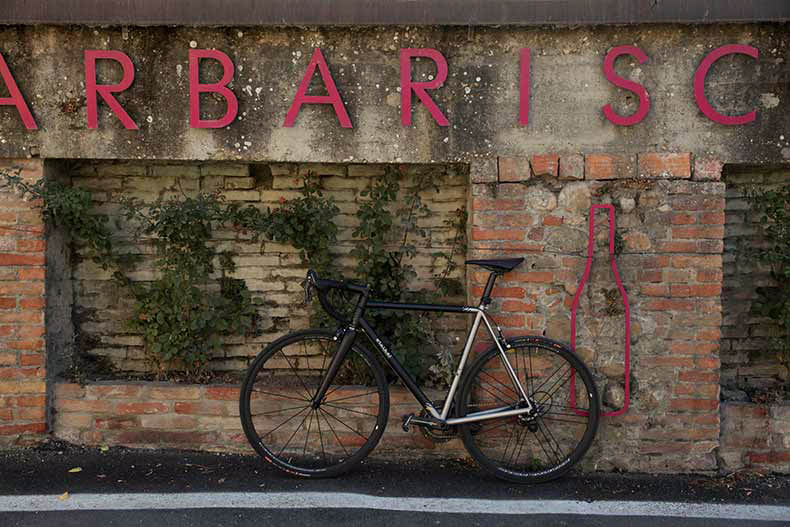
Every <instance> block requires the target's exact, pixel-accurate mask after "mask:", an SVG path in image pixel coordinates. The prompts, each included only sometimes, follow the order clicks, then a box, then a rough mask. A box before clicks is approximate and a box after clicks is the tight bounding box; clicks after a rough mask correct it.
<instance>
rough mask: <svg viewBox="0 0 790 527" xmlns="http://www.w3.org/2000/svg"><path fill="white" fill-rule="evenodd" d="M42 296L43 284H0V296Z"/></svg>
mask: <svg viewBox="0 0 790 527" xmlns="http://www.w3.org/2000/svg"><path fill="white" fill-rule="evenodd" d="M18 294H21V295H30V296H32V295H43V294H44V284H43V283H41V282H3V283H0V295H18Z"/></svg>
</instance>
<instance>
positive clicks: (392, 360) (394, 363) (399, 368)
mask: <svg viewBox="0 0 790 527" xmlns="http://www.w3.org/2000/svg"><path fill="white" fill-rule="evenodd" d="M359 325H360V327H362V331H364V332H365V335H367V337H368V338H369V339H370V341H371V342H372V343H373V344H374V345H375V346H376V347H377V348H378V349H379V351H381V353H382V354H383V355H384V358H385V359H386V360H387V364H389V365H390V368H392V371H394V372H395V375H397V376H398V377H400V379H401V381H403V384H404V385H405V386H406V388H408V389H409V391H410V392H411V393H412V395H414V398H415V399H417V400H418V401H419V402H420V404H421V405H422V406H423V408H425V407H428V406H430V407H431V408H433V402H431V400H430V399H428V396H427V395H425V392H423V391H422V390H421V389H420V387H419V386H418V385H417V382H416V381H415V380H414V378H413V377H412V376H411V374H410V373H409V372H408V371H406V370H405V369H404V367H403V365H402V364H401V363H400V362H399V361H398V359H397V358H396V357H395V355H393V354H392V352H390V350H388V349H387V348H386V347H385V346H384V343H383V342H382V341H381V339H380V338H379V336H378V335H377V334H376V332H375V331H374V330H373V327H372V326H371V325H370V324H368V321H367V320H365V319H364V318H360V319H359Z"/></svg>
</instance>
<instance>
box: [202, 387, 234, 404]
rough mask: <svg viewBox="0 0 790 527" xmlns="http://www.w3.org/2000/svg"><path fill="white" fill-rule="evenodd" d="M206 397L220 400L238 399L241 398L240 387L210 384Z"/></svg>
mask: <svg viewBox="0 0 790 527" xmlns="http://www.w3.org/2000/svg"><path fill="white" fill-rule="evenodd" d="M206 397H207V398H208V399H212V400H219V401H236V400H238V399H239V388H238V387H236V386H208V387H207V388H206Z"/></svg>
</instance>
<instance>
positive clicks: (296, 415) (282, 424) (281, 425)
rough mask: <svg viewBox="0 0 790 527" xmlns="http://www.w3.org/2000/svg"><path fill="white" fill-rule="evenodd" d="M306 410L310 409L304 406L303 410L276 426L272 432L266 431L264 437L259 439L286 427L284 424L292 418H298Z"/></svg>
mask: <svg viewBox="0 0 790 527" xmlns="http://www.w3.org/2000/svg"><path fill="white" fill-rule="evenodd" d="M308 408H310V407H309V406H305V407H304V408H303V409H302V410H301V411H299V412H297V413H295V414H294V415H292V416H291V417H289V418H288V419H286V420H285V421H283V422H282V423H280V424H279V425H278V426H277V428H275V429H274V430H269V431H268V432H267V433H266V434H265V435H263V436H261V439H263V438H264V437H267V436H269V435H271V434H273V433H274V432H276V431H277V430H279V429H280V428H282V427H283V426H285V425H286V424H287V423H288V422H289V421H291V420H292V419H294V418H296V417H298V416H299V415H300V414H301V413H302V412H304V411H305V410H307V409H308Z"/></svg>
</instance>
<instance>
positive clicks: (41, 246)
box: [16, 240, 47, 252]
mask: <svg viewBox="0 0 790 527" xmlns="http://www.w3.org/2000/svg"><path fill="white" fill-rule="evenodd" d="M46 248H47V242H45V241H44V240H17V241H16V250H17V251H19V252H42V251H44V250H45V249H46Z"/></svg>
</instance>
